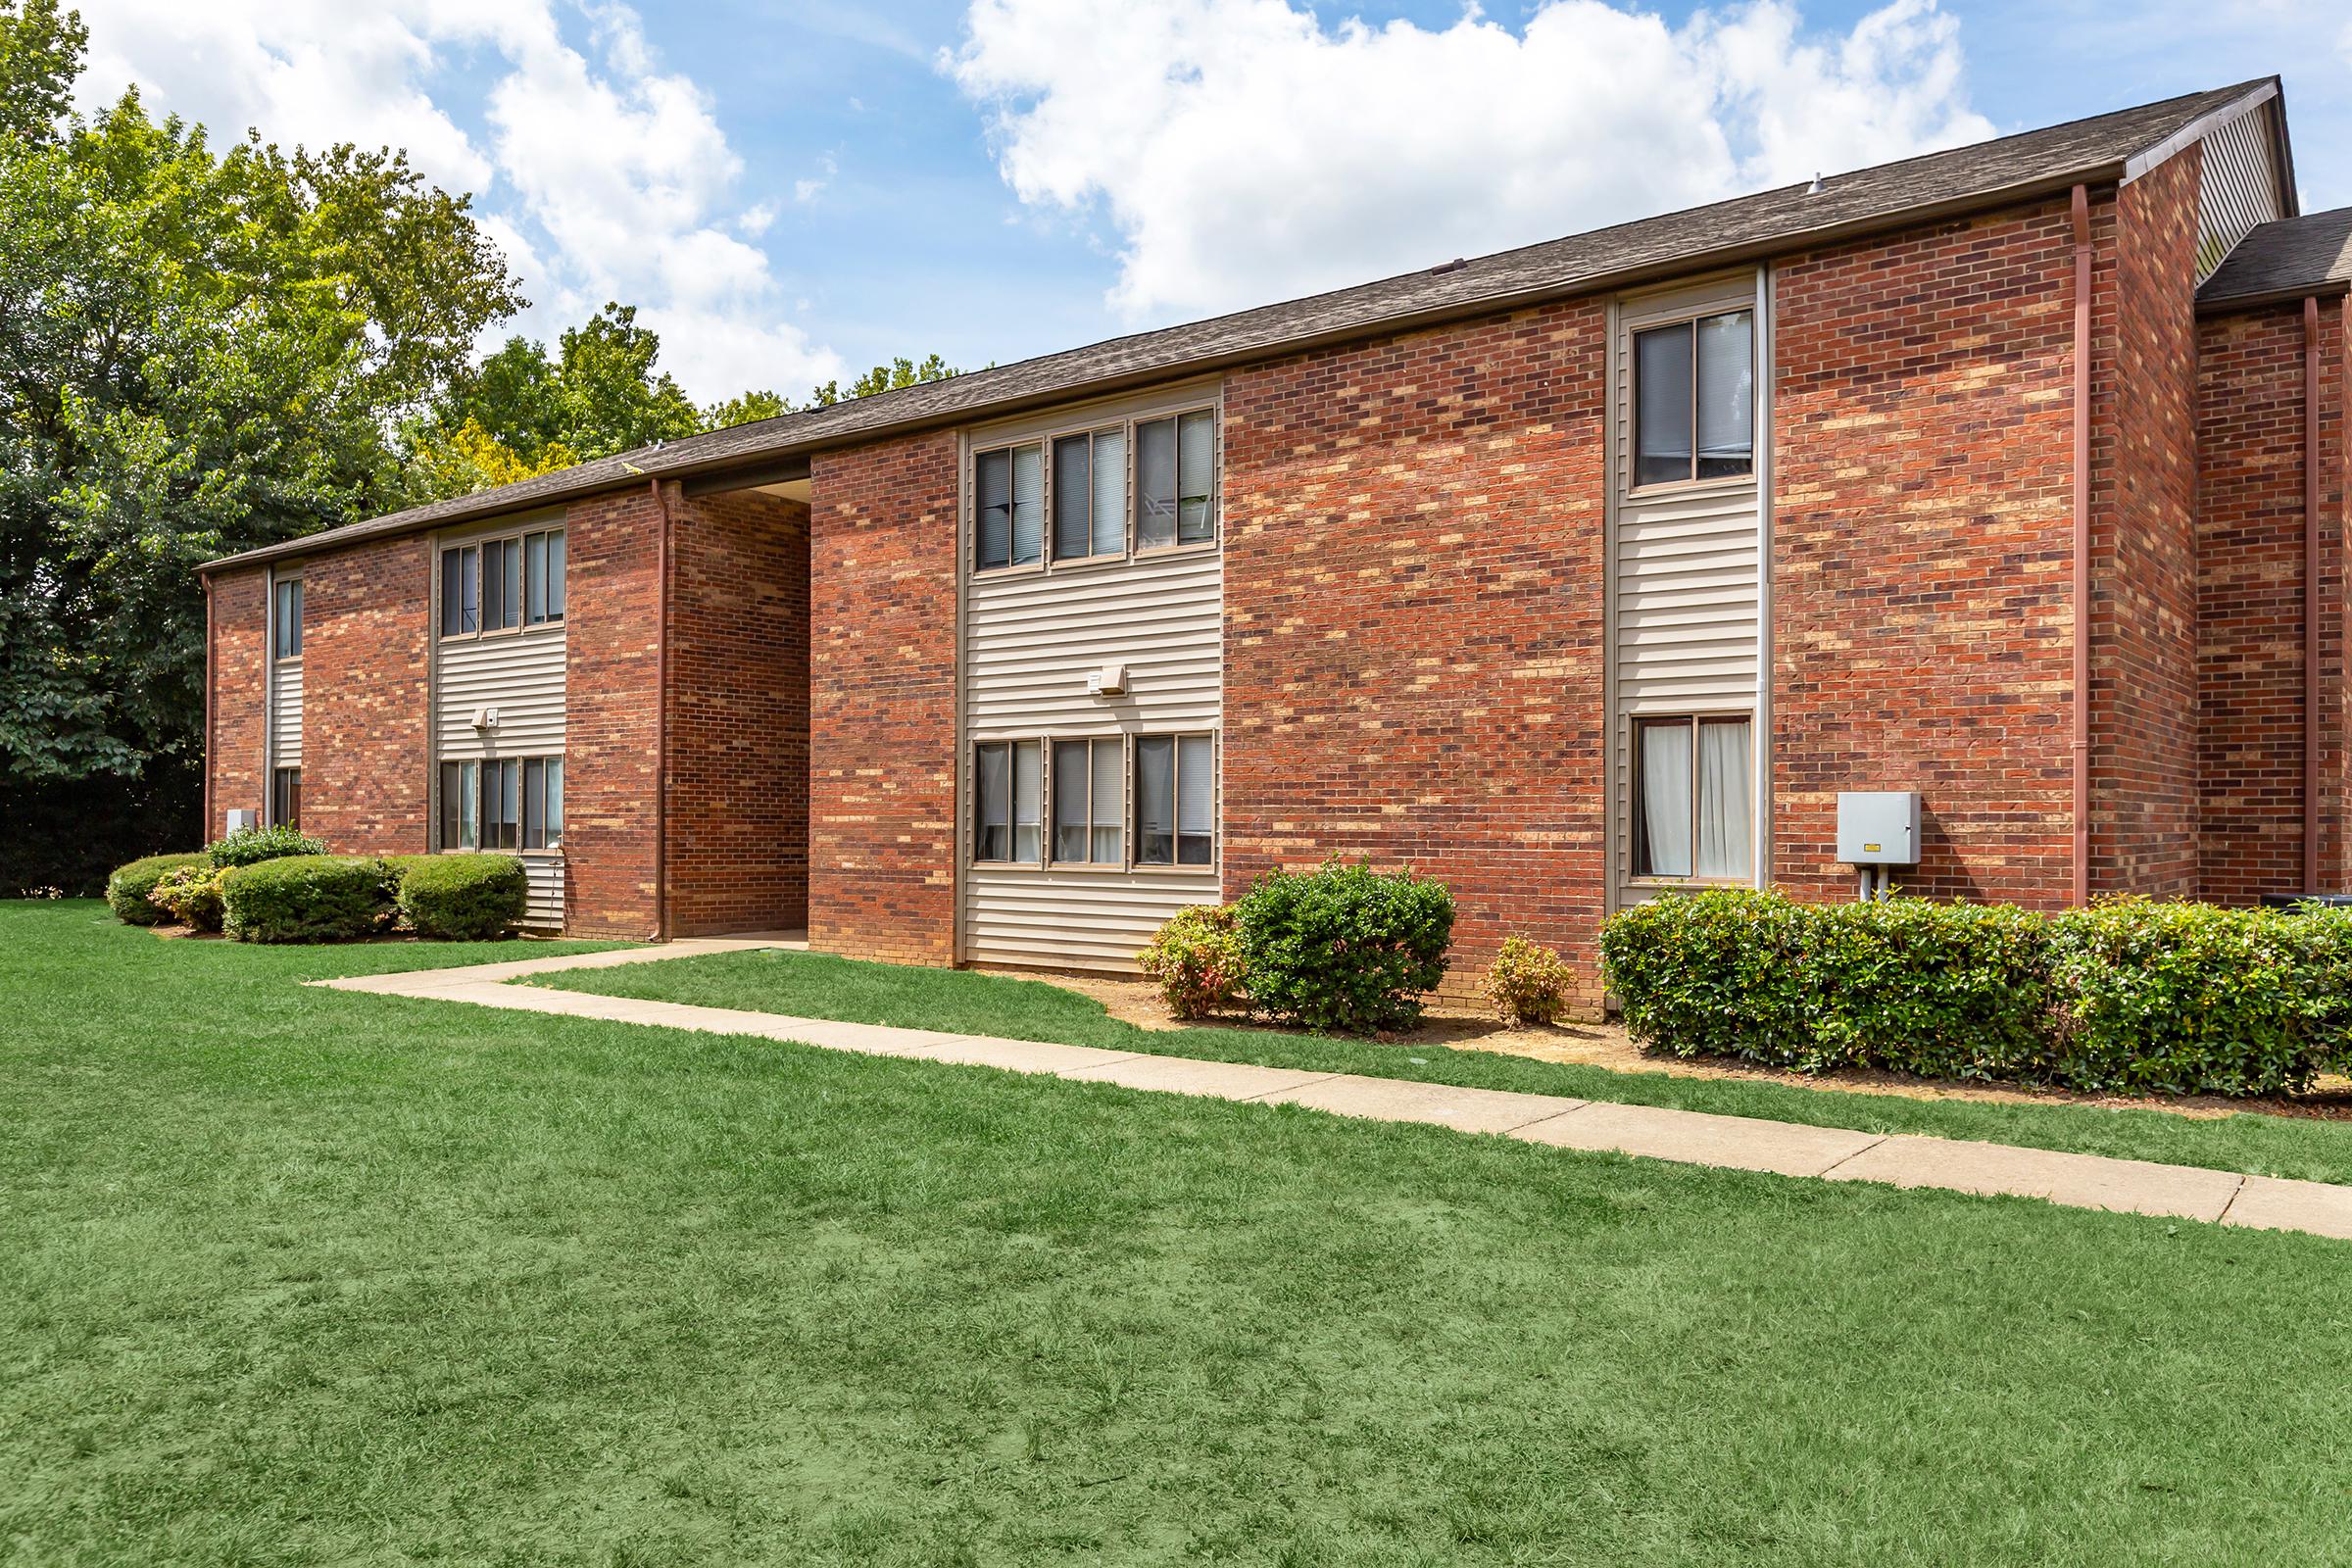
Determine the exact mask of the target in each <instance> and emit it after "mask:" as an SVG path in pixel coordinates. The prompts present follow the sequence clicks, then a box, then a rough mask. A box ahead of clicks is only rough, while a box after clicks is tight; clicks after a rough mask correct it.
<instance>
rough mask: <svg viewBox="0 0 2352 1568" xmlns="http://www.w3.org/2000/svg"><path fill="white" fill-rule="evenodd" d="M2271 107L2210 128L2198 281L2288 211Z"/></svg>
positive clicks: (2200, 192) (2201, 191)
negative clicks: (2261, 225) (2259, 227)
mask: <svg viewBox="0 0 2352 1568" xmlns="http://www.w3.org/2000/svg"><path fill="white" fill-rule="evenodd" d="M2271 118H2272V110H2271V108H2270V106H2269V105H2258V106H2257V107H2255V108H2253V109H2249V110H2247V111H2246V112H2245V113H2244V114H2242V115H2239V116H2238V117H2237V118H2236V119H2235V120H2232V121H2230V122H2229V123H2227V124H2225V125H2222V126H2220V127H2218V128H2217V129H2214V130H2212V131H2209V132H2207V134H2206V136H2205V139H2204V167H2203V172H2202V173H2201V175H2200V178H2199V181H2198V188H2197V281H2198V282H2199V283H2202V282H2204V281H2205V280H2206V279H2207V278H2209V277H2211V276H2212V275H2213V270H2214V269H2215V268H2217V267H2219V266H2221V265H2222V262H2223V260H2224V258H2226V257H2228V256H2229V253H2230V252H2231V251H2232V250H2234V249H2236V248H2237V242H2238V241H2239V240H2241V239H2244V238H2245V237H2246V235H2248V234H2249V233H2251V232H2252V231H2253V229H2254V227H2255V225H2256V224H2258V223H2267V222H2270V221H2272V220H2274V219H2278V218H2283V217H2284V216H2285V215H2286V205H2285V203H2284V202H2283V201H2282V200H2281V199H2280V193H2279V190H2278V158H2277V157H2276V155H2275V153H2274V151H2273V148H2272V143H2271V137H2272V125H2271Z"/></svg>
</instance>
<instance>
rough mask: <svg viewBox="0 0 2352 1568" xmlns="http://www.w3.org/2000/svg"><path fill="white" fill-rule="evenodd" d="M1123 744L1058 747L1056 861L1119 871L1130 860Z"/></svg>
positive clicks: (1061, 743) (1066, 743)
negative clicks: (1114, 866) (1127, 857)
mask: <svg viewBox="0 0 2352 1568" xmlns="http://www.w3.org/2000/svg"><path fill="white" fill-rule="evenodd" d="M1124 751H1125V745H1124V743H1123V742H1121V741H1119V740H1118V739H1116V738H1111V739H1105V740H1096V741H1055V742H1054V859H1055V860H1057V861H1061V862H1064V863H1067V864H1075V865H1118V864H1120V863H1122V862H1123V861H1124V860H1125V858H1126V855H1127V845H1126V837H1127V835H1126V819H1127V809H1126V807H1127V803H1126V799H1125V791H1124V790H1122V789H1121V788H1120V784H1121V781H1122V776H1123V774H1124V772H1125V768H1124V766H1123V765H1122V764H1123V763H1124V760H1125V759H1124V757H1123V756H1122V754H1123V752H1124Z"/></svg>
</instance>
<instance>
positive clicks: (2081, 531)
mask: <svg viewBox="0 0 2352 1568" xmlns="http://www.w3.org/2000/svg"><path fill="white" fill-rule="evenodd" d="M2074 221H2075V580H2074V596H2075V702H2074V715H2073V716H2074V741H2073V754H2074V758H2073V760H2074V801H2075V844H2074V877H2073V889H2072V893H2073V902H2074V905H2075V907H2077V908H2080V907H2082V906H2084V905H2086V904H2088V903H2089V902H2090V263H2091V252H2090V192H2089V189H2088V187H2086V186H2082V185H2077V186H2076V187H2075V200H2074Z"/></svg>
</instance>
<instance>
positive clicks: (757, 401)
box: [703, 392, 792, 430]
mask: <svg viewBox="0 0 2352 1568" xmlns="http://www.w3.org/2000/svg"><path fill="white" fill-rule="evenodd" d="M791 412H792V400H791V399H790V398H784V397H778V396H777V395H776V394H775V393H773V392H742V393H738V394H737V395H736V396H734V397H731V398H729V399H727V400H726V402H724V403H713V404H711V406H710V407H709V408H707V409H705V410H704V411H703V428H704V429H706V430H729V429H733V428H734V427H735V426H736V425H739V424H750V423H751V422H752V421H753V420H755V419H772V418H775V417H777V416H778V415H784V414H790V413H791Z"/></svg>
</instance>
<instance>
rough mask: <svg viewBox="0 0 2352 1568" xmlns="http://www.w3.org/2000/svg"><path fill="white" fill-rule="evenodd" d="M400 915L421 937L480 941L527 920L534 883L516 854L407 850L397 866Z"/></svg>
mask: <svg viewBox="0 0 2352 1568" xmlns="http://www.w3.org/2000/svg"><path fill="white" fill-rule="evenodd" d="M394 873H395V881H396V883H397V885H398V888H399V893H398V895H397V899H398V904H399V907H400V916H401V918H402V919H403V920H405V921H407V922H408V924H409V926H410V927H411V929H413V930H415V931H416V933H417V935H418V936H420V937H432V938H434V939H436V940H439V941H444V942H481V941H487V940H489V939H491V938H494V937H503V936H506V935H509V934H510V933H512V932H513V931H514V929H515V926H517V925H519V924H521V923H522V915H523V907H524V904H525V901H526V900H527V899H528V898H529V896H530V884H529V882H528V881H527V880H525V878H524V877H523V873H522V861H520V860H519V859H517V858H515V857H514V856H512V855H417V856H404V857H403V858H402V863H401V864H400V865H398V866H397V867H395V868H394Z"/></svg>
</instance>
